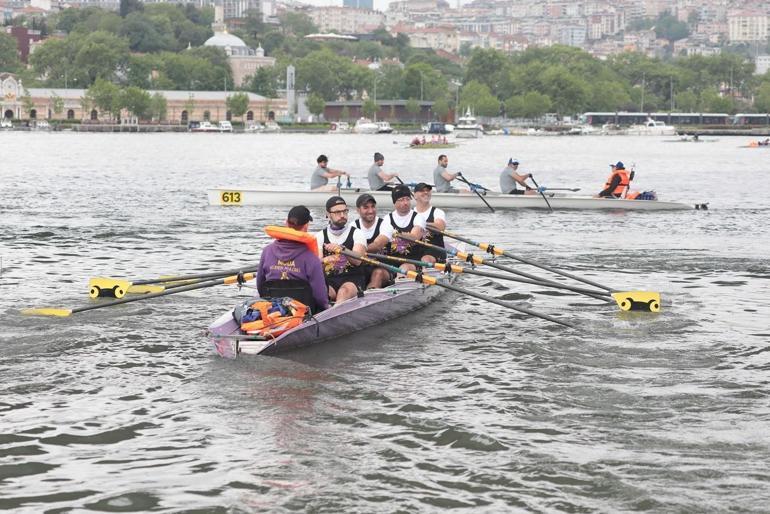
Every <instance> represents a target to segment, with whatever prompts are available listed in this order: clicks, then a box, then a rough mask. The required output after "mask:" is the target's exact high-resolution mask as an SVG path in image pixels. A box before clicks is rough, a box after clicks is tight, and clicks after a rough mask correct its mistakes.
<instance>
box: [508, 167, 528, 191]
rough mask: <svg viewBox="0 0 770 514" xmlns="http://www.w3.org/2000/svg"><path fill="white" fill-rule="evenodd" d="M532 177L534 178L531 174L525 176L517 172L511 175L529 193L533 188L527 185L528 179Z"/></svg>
mask: <svg viewBox="0 0 770 514" xmlns="http://www.w3.org/2000/svg"><path fill="white" fill-rule="evenodd" d="M531 176H532V174H531V173H524V174H523V175H521V174H519V173H516V172H515V171H514V172H512V173H511V177H513V180H515V181H516V182H518V183H519V184H521V185H522V186H524V187H525V188H526V190H527V191H529V190H530V189H532V188H531V187H529V186H528V185H527V179H528V178H529V177H531Z"/></svg>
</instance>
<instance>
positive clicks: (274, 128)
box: [263, 120, 281, 132]
mask: <svg viewBox="0 0 770 514" xmlns="http://www.w3.org/2000/svg"><path fill="white" fill-rule="evenodd" d="M280 131H281V126H280V125H279V124H278V122H276V121H275V120H267V121H266V122H265V128H264V129H263V132H280Z"/></svg>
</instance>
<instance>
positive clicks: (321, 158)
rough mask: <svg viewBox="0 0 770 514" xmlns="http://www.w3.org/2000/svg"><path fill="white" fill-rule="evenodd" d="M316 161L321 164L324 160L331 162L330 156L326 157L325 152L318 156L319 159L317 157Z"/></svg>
mask: <svg viewBox="0 0 770 514" xmlns="http://www.w3.org/2000/svg"><path fill="white" fill-rule="evenodd" d="M315 162H317V163H319V164H320V163H322V162H329V158H328V157H326V156H325V155H324V154H321V155H319V156H318V159H316V160H315Z"/></svg>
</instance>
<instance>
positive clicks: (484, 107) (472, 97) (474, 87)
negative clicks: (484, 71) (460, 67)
mask: <svg viewBox="0 0 770 514" xmlns="http://www.w3.org/2000/svg"><path fill="white" fill-rule="evenodd" d="M468 108H470V109H471V110H472V111H473V112H474V113H475V114H478V115H481V116H496V115H497V114H498V113H499V111H500V102H499V101H498V99H497V97H495V96H494V95H493V94H492V93H491V92H490V91H489V87H488V86H487V85H486V84H482V83H481V82H478V81H476V80H471V81H470V82H468V83H467V84H465V85H464V86H463V88H462V90H461V92H460V111H461V112H463V111H465V110H466V109H468Z"/></svg>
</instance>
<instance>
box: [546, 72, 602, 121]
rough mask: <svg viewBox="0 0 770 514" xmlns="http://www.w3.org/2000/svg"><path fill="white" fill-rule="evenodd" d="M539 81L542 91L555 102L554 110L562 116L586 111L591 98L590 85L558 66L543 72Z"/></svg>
mask: <svg viewBox="0 0 770 514" xmlns="http://www.w3.org/2000/svg"><path fill="white" fill-rule="evenodd" d="M539 81H540V84H541V88H540V91H542V92H543V93H544V94H547V95H548V97H549V98H550V99H551V101H552V102H553V108H554V109H555V110H556V111H557V112H559V113H561V114H574V113H577V112H583V111H585V108H586V106H587V105H588V100H589V97H590V88H589V86H588V83H587V82H586V81H585V80H583V79H582V78H580V77H578V76H576V75H575V74H573V73H571V72H570V71H568V70H567V69H566V67H564V66H561V65H558V66H551V67H549V68H548V69H547V70H546V71H545V72H543V73H542V74H541V75H540V77H539Z"/></svg>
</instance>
